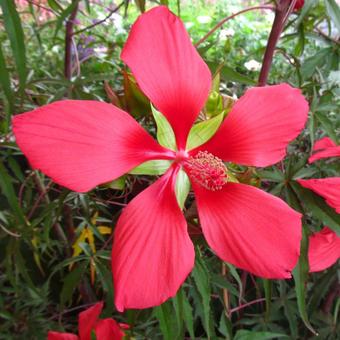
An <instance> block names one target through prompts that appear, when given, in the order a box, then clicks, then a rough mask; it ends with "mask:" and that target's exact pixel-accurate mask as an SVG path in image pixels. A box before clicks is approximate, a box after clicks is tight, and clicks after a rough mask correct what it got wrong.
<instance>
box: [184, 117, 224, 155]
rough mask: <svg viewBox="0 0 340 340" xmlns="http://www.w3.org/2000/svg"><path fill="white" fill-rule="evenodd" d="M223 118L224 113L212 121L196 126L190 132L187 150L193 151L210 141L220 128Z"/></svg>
mask: <svg viewBox="0 0 340 340" xmlns="http://www.w3.org/2000/svg"><path fill="white" fill-rule="evenodd" d="M223 117H224V113H223V112H222V113H220V114H219V115H217V116H215V117H213V118H211V119H208V120H205V121H203V122H199V123H197V124H195V125H194V126H193V127H192V128H191V130H190V132H189V136H188V140H187V145H186V149H187V150H191V149H193V148H196V147H197V146H200V145H202V144H204V143H205V142H206V141H208V140H209V139H210V138H211V137H212V136H213V135H214V134H215V132H216V131H217V129H218V128H219V127H220V125H221V123H222V121H223Z"/></svg>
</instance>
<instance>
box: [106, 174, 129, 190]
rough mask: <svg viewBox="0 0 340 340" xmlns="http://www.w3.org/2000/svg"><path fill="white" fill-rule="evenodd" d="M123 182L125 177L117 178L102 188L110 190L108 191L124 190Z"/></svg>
mask: <svg viewBox="0 0 340 340" xmlns="http://www.w3.org/2000/svg"><path fill="white" fill-rule="evenodd" d="M125 180H126V175H124V176H121V177H118V178H117V179H115V180H113V181H111V182H108V183H105V184H103V185H102V186H103V187H105V188H110V189H116V190H124V188H125Z"/></svg>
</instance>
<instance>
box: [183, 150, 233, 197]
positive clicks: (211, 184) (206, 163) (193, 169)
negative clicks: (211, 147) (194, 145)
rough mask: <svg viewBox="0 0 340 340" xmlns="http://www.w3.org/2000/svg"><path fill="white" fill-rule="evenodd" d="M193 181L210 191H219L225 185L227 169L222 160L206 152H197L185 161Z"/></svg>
mask: <svg viewBox="0 0 340 340" xmlns="http://www.w3.org/2000/svg"><path fill="white" fill-rule="evenodd" d="M187 169H188V171H189V175H190V177H191V179H192V180H193V181H195V182H196V183H198V184H200V185H201V186H203V187H204V188H206V189H208V190H212V191H216V190H221V189H222V187H223V185H224V184H226V183H227V180H228V175H227V168H226V166H225V165H224V164H223V162H222V160H221V159H219V158H218V157H216V156H214V155H213V154H211V153H210V152H207V151H199V152H198V153H197V154H196V155H195V156H191V157H190V158H189V159H188V161H187Z"/></svg>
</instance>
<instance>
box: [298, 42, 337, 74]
mask: <svg viewBox="0 0 340 340" xmlns="http://www.w3.org/2000/svg"><path fill="white" fill-rule="evenodd" d="M331 51H332V49H331V47H328V48H324V49H322V50H320V51H318V52H317V53H315V55H313V56H312V57H309V58H307V59H306V60H305V61H304V62H303V64H302V66H301V74H302V75H303V77H304V78H305V79H307V78H309V77H311V76H312V75H313V73H314V72H315V69H316V68H317V67H318V66H320V65H322V64H324V63H325V60H326V58H327V56H328V54H329V53H330V52H331Z"/></svg>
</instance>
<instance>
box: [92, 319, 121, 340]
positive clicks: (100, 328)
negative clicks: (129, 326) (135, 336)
mask: <svg viewBox="0 0 340 340" xmlns="http://www.w3.org/2000/svg"><path fill="white" fill-rule="evenodd" d="M95 330H96V337H97V339H98V340H121V339H122V338H123V336H124V332H123V331H122V330H121V329H120V327H119V325H118V323H117V322H116V321H115V320H113V319H104V320H99V321H98V323H97V325H96V328H95Z"/></svg>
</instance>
